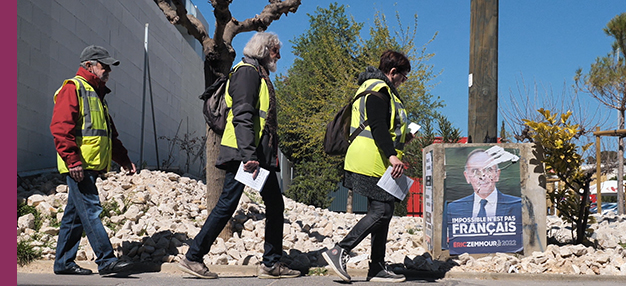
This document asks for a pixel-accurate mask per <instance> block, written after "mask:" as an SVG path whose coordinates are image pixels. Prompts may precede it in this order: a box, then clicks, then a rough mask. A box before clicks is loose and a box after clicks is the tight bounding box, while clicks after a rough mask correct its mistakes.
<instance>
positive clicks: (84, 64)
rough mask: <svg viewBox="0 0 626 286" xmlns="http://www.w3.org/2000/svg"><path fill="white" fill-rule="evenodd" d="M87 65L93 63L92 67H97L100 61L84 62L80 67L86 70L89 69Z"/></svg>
mask: <svg viewBox="0 0 626 286" xmlns="http://www.w3.org/2000/svg"><path fill="white" fill-rule="evenodd" d="M87 63H91V65H93V66H95V65H97V64H98V61H96V60H88V61H84V62H82V63H80V66H81V67H83V68H84V69H87Z"/></svg>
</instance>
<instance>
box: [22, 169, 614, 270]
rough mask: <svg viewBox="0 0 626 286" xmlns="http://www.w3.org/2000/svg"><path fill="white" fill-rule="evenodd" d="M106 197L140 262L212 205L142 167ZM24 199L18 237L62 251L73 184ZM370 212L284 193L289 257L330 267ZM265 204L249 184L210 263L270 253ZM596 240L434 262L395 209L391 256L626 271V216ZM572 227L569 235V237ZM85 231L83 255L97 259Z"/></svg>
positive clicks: (414, 222) (190, 187)
mask: <svg viewBox="0 0 626 286" xmlns="http://www.w3.org/2000/svg"><path fill="white" fill-rule="evenodd" d="M97 186H98V189H99V191H100V200H101V202H102V205H103V208H104V210H105V211H106V212H107V214H106V215H105V217H104V218H103V223H104V225H105V227H106V229H107V232H108V234H109V237H110V239H111V243H112V244H113V247H114V248H115V249H116V254H117V255H118V257H122V258H123V259H127V260H132V261H137V262H146V263H149V262H155V263H168V262H176V261H178V260H179V259H181V258H182V257H183V255H184V254H185V253H186V252H187V249H188V248H189V244H190V243H191V240H192V239H193V238H194V237H195V236H196V234H197V233H198V232H199V231H200V228H201V227H202V224H203V223H204V221H205V219H206V217H207V216H208V212H207V209H206V208H207V207H206V206H207V203H206V197H205V194H206V186H205V184H204V183H203V182H202V181H200V180H196V179H193V178H192V177H191V176H189V175H185V176H180V175H178V174H176V173H172V172H163V171H149V170H142V171H141V172H140V173H139V174H135V175H132V176H128V175H124V174H122V173H118V172H109V173H107V174H106V175H105V179H103V180H101V179H98V181H97ZM17 193H18V202H19V201H22V202H25V203H27V204H28V205H30V206H33V207H35V208H36V209H37V210H38V211H39V213H40V217H41V219H40V220H41V226H40V227H39V229H38V231H36V230H35V222H36V219H35V216H34V215H32V214H27V215H24V216H21V217H19V218H18V222H17V240H18V241H20V240H25V241H29V242H30V243H31V245H33V246H34V247H35V248H36V250H38V251H40V252H41V254H42V257H43V259H54V255H55V247H56V241H57V235H58V231H59V222H60V221H61V218H62V216H63V208H64V206H65V204H66V202H67V185H65V182H64V180H63V179H62V177H60V176H59V175H52V174H46V175H42V176H39V177H36V178H33V179H30V180H23V181H22V182H21V184H20V185H18V190H17ZM362 217H363V215H362V214H345V213H337V212H332V211H329V210H327V209H320V208H315V207H313V206H308V205H304V204H300V203H297V202H295V201H293V200H291V199H289V198H286V197H285V222H284V226H283V230H284V231H283V236H284V239H283V249H284V251H285V255H284V256H283V260H284V261H285V262H286V263H288V264H289V265H290V266H291V267H292V268H295V269H308V268H312V267H323V266H325V265H326V263H325V261H324V260H323V259H322V258H321V255H320V254H321V252H323V251H325V250H326V249H328V248H332V247H333V246H334V245H335V244H336V243H337V242H338V241H339V240H341V239H342V238H343V237H344V236H345V235H346V234H347V233H348V231H349V230H350V228H351V227H352V226H354V225H355V224H356V223H357V222H358V220H359V219H360V218H362ZM264 218H265V206H264V205H263V204H262V200H261V198H260V195H259V194H258V193H257V192H255V191H253V190H246V192H245V194H244V196H242V199H241V201H240V203H239V206H238V208H237V211H236V212H235V214H234V215H233V218H232V231H233V234H232V237H230V238H229V239H228V240H224V239H222V238H218V239H217V240H216V241H215V243H214V245H213V246H212V247H211V251H210V252H209V254H208V255H206V256H205V263H206V264H207V265H209V266H210V265H216V264H217V265H255V264H258V263H259V262H260V261H261V259H262V253H263V243H264V232H265V227H264V224H265V220H264ZM597 220H598V223H595V224H593V225H591V228H593V229H594V231H595V232H594V236H593V237H592V239H594V240H595V241H596V245H597V247H596V248H592V247H583V246H580V245H567V244H565V246H561V247H559V246H557V245H554V244H551V245H549V246H548V248H547V249H546V251H545V252H537V253H533V254H532V256H527V257H520V256H516V255H511V254H495V255H490V256H486V257H482V258H479V259H475V258H473V257H471V256H469V255H460V256H458V257H456V259H450V260H448V261H437V260H434V259H433V258H432V257H430V255H429V254H428V253H427V252H426V251H425V249H424V247H423V236H422V230H421V226H422V219H421V218H420V217H394V218H393V219H392V221H391V225H390V230H389V236H388V243H387V255H386V259H387V261H388V262H389V263H391V264H392V265H393V266H394V267H396V268H398V267H400V268H403V269H404V270H415V271H436V272H443V271H473V272H476V271H477V272H498V273H565V274H601V275H620V274H621V275H626V251H625V250H624V249H623V247H622V246H620V243H621V244H622V245H623V244H624V243H626V216H620V217H618V216H615V215H608V216H607V215H605V216H604V217H597ZM548 229H549V230H550V231H549V233H548V235H550V236H551V237H552V239H553V240H557V241H561V242H564V243H565V242H567V241H568V239H570V240H571V231H569V230H568V227H567V226H566V225H565V224H564V223H563V222H562V221H561V220H560V219H558V218H552V217H551V218H549V220H548ZM568 233H570V234H569V235H570V236H569V237H568ZM369 253H370V238H369V236H368V237H367V238H366V239H365V240H364V241H363V242H361V243H360V244H359V246H358V247H357V248H355V249H353V250H352V253H351V255H352V258H351V259H350V261H349V263H348V267H349V268H358V269H366V268H367V267H368V260H369V259H368V257H369ZM94 259H95V257H94V254H93V250H92V249H91V247H90V245H89V243H88V240H87V238H86V237H83V239H82V240H81V243H80V246H79V252H78V256H77V260H94Z"/></svg>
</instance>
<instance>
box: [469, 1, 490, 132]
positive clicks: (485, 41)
mask: <svg viewBox="0 0 626 286" xmlns="http://www.w3.org/2000/svg"><path fill="white" fill-rule="evenodd" d="M470 8H471V16H470V61H469V78H468V85H469V104H468V117H469V118H468V128H467V130H468V143H496V142H497V140H498V134H497V129H498V0H471V4H470Z"/></svg>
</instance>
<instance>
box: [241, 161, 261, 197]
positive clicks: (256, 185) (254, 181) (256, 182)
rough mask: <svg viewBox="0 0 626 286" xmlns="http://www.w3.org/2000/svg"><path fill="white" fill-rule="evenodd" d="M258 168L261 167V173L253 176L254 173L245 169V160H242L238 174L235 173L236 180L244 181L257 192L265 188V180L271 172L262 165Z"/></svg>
mask: <svg viewBox="0 0 626 286" xmlns="http://www.w3.org/2000/svg"><path fill="white" fill-rule="evenodd" d="M258 168H259V173H258V174H257V176H256V178H253V176H252V175H253V174H254V173H252V172H247V171H244V170H243V162H241V164H239V170H237V174H235V180H237V181H239V182H242V183H243V184H244V185H246V186H248V187H250V188H252V189H254V190H255V191H257V192H259V191H261V189H262V188H263V185H265V181H266V180H267V176H268V175H269V174H270V172H269V171H268V170H266V169H263V168H261V167H258Z"/></svg>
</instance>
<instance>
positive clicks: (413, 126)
mask: <svg viewBox="0 0 626 286" xmlns="http://www.w3.org/2000/svg"><path fill="white" fill-rule="evenodd" d="M420 128H422V126H419V124H417V123H415V122H411V123H409V132H411V133H412V134H413V135H415V133H417V131H418V130H420Z"/></svg>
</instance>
